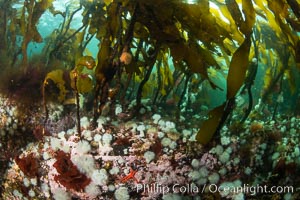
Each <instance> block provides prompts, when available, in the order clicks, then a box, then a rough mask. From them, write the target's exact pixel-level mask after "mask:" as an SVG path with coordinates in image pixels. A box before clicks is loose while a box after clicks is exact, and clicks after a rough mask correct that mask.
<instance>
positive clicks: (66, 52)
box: [0, 0, 300, 144]
mask: <svg viewBox="0 0 300 200" xmlns="http://www.w3.org/2000/svg"><path fill="white" fill-rule="evenodd" d="M56 4H57V1H55V0H24V1H16V0H15V1H13V0H11V1H1V2H0V7H1V9H0V25H1V29H0V41H1V42H0V60H1V61H0V68H1V70H2V71H4V70H6V71H7V70H8V71H9V70H10V69H14V70H18V71H20V72H22V74H23V75H24V76H30V72H31V70H30V68H32V67H36V66H39V67H42V68H43V69H44V70H45V71H46V72H50V71H52V70H55V69H62V70H72V69H73V70H74V69H75V68H76V69H77V67H78V63H80V66H86V67H87V68H89V62H90V60H85V58H88V59H91V57H90V56H91V53H90V50H89V49H88V48H87V47H88V45H89V44H90V43H91V41H97V42H98V50H97V52H94V53H95V55H96V56H95V58H94V59H95V60H96V67H95V69H94V70H93V73H91V74H92V76H93V79H94V80H93V81H94V86H93V89H92V91H90V87H88V89H87V90H86V91H89V92H90V93H91V94H93V101H94V102H93V107H94V118H95V119H97V117H98V116H99V115H100V114H101V113H102V112H103V109H104V107H105V105H106V104H107V103H108V102H110V103H114V102H116V101H118V102H120V103H122V104H124V105H125V104H126V102H130V101H132V100H135V109H134V112H133V116H135V115H136V114H138V113H139V112H140V110H141V109H143V108H144V106H143V104H142V99H143V98H148V99H150V100H151V101H152V104H153V105H163V104H168V103H170V102H172V103H173V104H175V106H177V108H178V109H177V113H176V114H177V115H178V114H179V112H180V111H182V110H185V109H187V108H188V107H189V108H193V106H194V108H195V109H194V111H196V112H200V109H199V108H200V107H201V106H202V105H205V102H206V103H207V99H205V98H207V97H205V96H203V94H202V93H201V91H203V88H206V89H209V90H210V89H213V90H220V91H223V92H225V93H226V97H225V98H224V99H221V102H222V101H223V103H221V104H220V105H218V106H213V107H209V108H210V109H211V111H210V112H209V113H208V118H207V120H206V121H204V122H203V123H202V125H201V127H200V131H199V133H198V135H197V140H198V141H199V142H201V143H203V144H206V143H208V142H209V141H210V140H211V138H212V136H213V134H214V133H215V132H217V131H218V130H219V129H220V127H221V126H222V124H223V123H224V122H225V121H226V120H227V119H228V116H230V113H231V111H232V110H233V108H234V107H235V101H236V97H237V96H238V95H240V94H241V93H243V92H244V91H247V94H248V96H249V97H248V100H249V107H248V109H247V112H246V113H247V114H249V113H250V111H251V109H252V104H253V97H252V96H253V95H252V92H251V89H252V87H253V85H254V80H255V78H256V75H257V73H260V76H259V77H264V82H263V87H262V88H259V86H258V89H257V91H256V93H255V95H254V96H255V101H257V100H258V99H259V98H261V99H262V102H263V103H270V101H271V100H272V98H273V96H272V95H274V94H273V93H274V91H275V89H274V88H276V87H277V86H278V84H280V85H281V87H280V89H281V90H283V89H284V88H285V89H288V88H289V89H290V91H289V92H290V94H291V95H295V94H296V93H298V91H299V90H298V87H297V81H296V76H297V74H298V73H299V69H300V42H299V31H300V21H299V18H300V5H299V1H298V0H276V1H272V0H252V1H251V0H210V1H209V0H199V1H194V2H193V3H189V2H188V1H180V0H80V1H79V0H78V1H74V0H73V1H70V2H69V4H66V7H65V9H63V10H62V9H57V8H56V7H55V5H56ZM46 14H48V15H52V16H53V17H60V19H62V20H61V23H60V24H59V26H58V27H52V29H51V30H52V33H50V34H49V35H42V34H41V33H40V32H41V31H42V30H39V29H38V25H39V23H40V21H41V20H42V19H43V17H44V16H45V15H46ZM79 15H80V18H81V22H80V23H79V24H80V25H79V27H77V28H73V27H74V24H73V22H74V20H75V16H77V17H78V16H79ZM37 43H41V44H43V49H42V50H41V51H40V53H39V54H38V55H34V56H33V55H31V52H29V49H30V48H29V45H32V44H37ZM86 55H89V56H86ZM83 56H86V57H83ZM37 60H38V63H39V64H36V63H37ZM91 69H92V68H91ZM81 71H82V69H80V73H82V74H79V75H82V77H83V75H84V73H83V72H81ZM56 72H57V71H56ZM53 74H55V73H53V72H52V74H51V75H52V77H53ZM44 75H45V76H44V78H45V77H46V74H44ZM47 77H48V78H49V77H50V79H51V76H50V75H48V76H47ZM44 78H43V79H44ZM65 79H69V78H65V77H64V76H63V75H61V76H60V77H55V78H53V81H54V82H56V83H58V82H63V83H65V82H67V80H65ZM220 79H224V80H226V81H225V82H226V84H220V81H218V80H220ZM22 80H24V79H22ZM25 80H27V79H25ZM69 81H70V80H69ZM257 81H259V80H258V78H257ZM12 82H14V83H10V84H16V83H15V82H16V81H12ZM39 82H40V83H41V84H42V82H43V80H39ZM85 83H86V81H82V82H78V84H79V85H78V87H80V88H85V86H84V85H83V84H85ZM88 83H89V84H91V81H88ZM18 84H19V85H23V84H25V83H24V82H19V83H18ZM80 84H81V85H80ZM2 85H3V83H2ZM25 85H26V84H25ZM12 88H15V89H18V87H17V86H16V87H12ZM70 88H71V90H72V87H70ZM35 89H36V90H39V88H35ZM64 89H66V90H67V89H68V88H67V86H64V85H63V86H62V88H61V90H64ZM73 89H74V87H73ZM77 92H78V91H77ZM277 95H282V93H278V94H277ZM58 98H62V99H60V102H63V100H65V99H64V98H65V97H64V96H61V95H58ZM296 101H299V97H298V96H297V97H295V102H296ZM205 106H209V105H205ZM289 109H291V110H293V109H295V108H289ZM245 118H247V116H245ZM199 124H200V122H199Z"/></svg>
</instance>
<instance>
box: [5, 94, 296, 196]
mask: <svg viewBox="0 0 300 200" xmlns="http://www.w3.org/2000/svg"><path fill="white" fill-rule="evenodd" d="M0 105H1V107H0V115H1V138H2V139H1V144H0V149H1V176H0V177H1V196H2V197H1V198H2V199H6V200H9V199H59V200H63V199H117V200H126V199H285V200H288V199H300V192H299V187H300V176H299V170H300V168H299V164H300V159H299V156H300V149H299V129H300V123H299V122H300V117H288V116H281V115H277V116H276V119H274V120H267V119H268V118H267V117H265V120H264V121H263V120H260V119H258V117H257V116H256V117H255V116H253V115H250V117H249V119H248V120H246V122H245V123H244V124H243V125H239V124H234V123H232V124H230V125H225V126H224V127H223V128H222V130H221V132H220V135H219V136H217V137H215V139H214V141H212V142H211V143H210V144H209V145H207V146H202V145H200V144H199V143H197V142H195V134H196V133H197V130H198V129H197V126H195V124H197V122H198V121H199V116H198V117H197V116H192V115H191V116H188V115H185V116H183V115H182V116H181V117H180V119H178V120H175V119H174V117H173V116H171V115H167V114H164V113H166V112H163V110H159V109H158V110H157V111H156V112H153V111H150V109H147V104H146V107H145V108H146V109H145V110H144V113H142V114H141V115H140V116H139V117H135V118H132V119H131V120H124V116H125V115H127V113H126V112H127V111H125V110H123V108H122V106H121V105H116V106H114V107H111V108H110V112H108V113H109V114H108V115H107V116H101V117H100V118H99V119H98V121H97V127H96V128H95V129H93V128H91V114H89V113H84V112H83V113H81V126H82V127H81V136H79V135H78V133H77V128H76V123H75V122H76V119H75V117H74V116H75V113H73V111H69V112H68V113H66V112H65V111H64V108H63V106H61V105H51V106H50V112H49V113H50V116H49V121H50V122H48V123H47V125H46V129H44V128H43V126H42V125H39V123H40V122H41V119H42V118H43V112H42V110H40V108H38V109H37V108H32V109H31V113H30V114H31V116H30V117H29V116H26V115H20V113H19V112H20V110H19V109H17V108H16V105H15V104H14V103H13V102H11V101H9V100H8V99H5V98H1V103H0ZM234 115H236V116H233V119H238V116H237V114H234ZM20 116H23V117H21V118H20ZM192 125H194V127H193V126H192Z"/></svg>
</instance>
